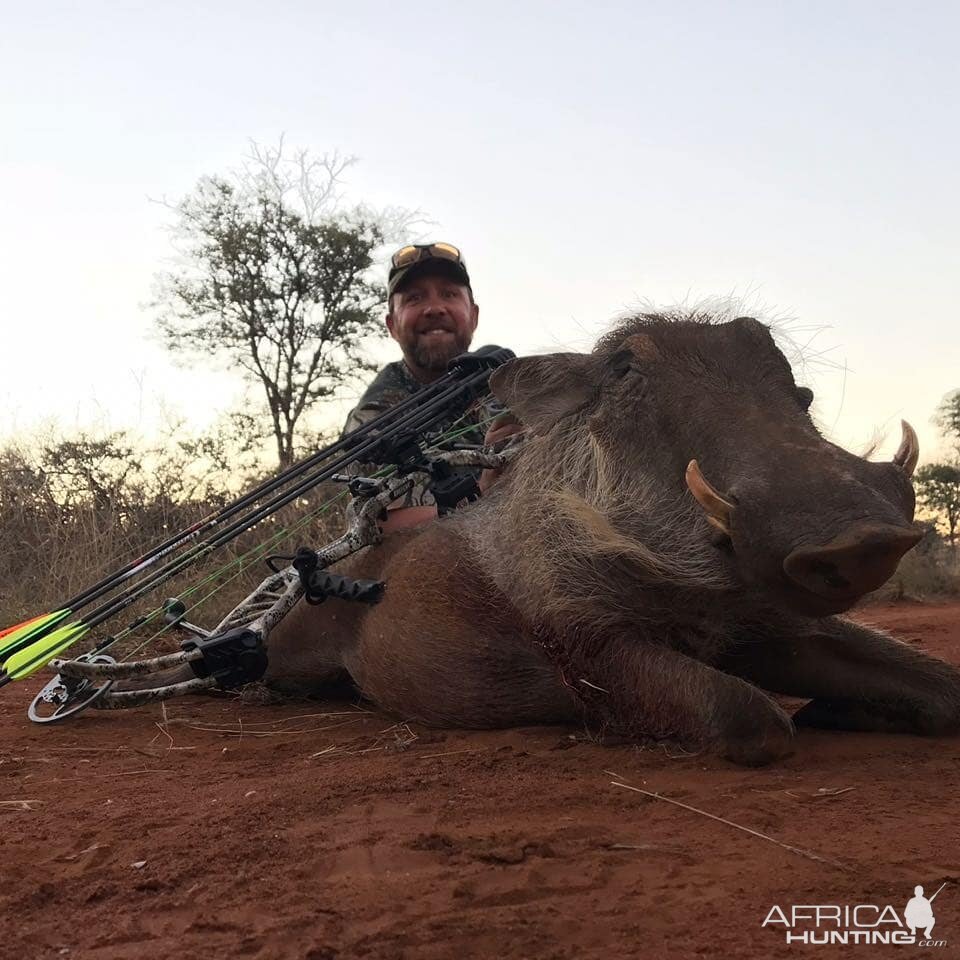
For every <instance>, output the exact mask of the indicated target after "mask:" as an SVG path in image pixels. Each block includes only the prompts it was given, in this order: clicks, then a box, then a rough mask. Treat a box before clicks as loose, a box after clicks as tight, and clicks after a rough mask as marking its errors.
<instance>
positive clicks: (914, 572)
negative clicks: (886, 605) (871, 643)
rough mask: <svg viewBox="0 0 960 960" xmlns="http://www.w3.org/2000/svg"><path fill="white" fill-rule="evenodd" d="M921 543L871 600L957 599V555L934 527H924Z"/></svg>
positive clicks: (959, 569) (959, 570) (959, 580)
mask: <svg viewBox="0 0 960 960" xmlns="http://www.w3.org/2000/svg"><path fill="white" fill-rule="evenodd" d="M921 526H922V527H923V528H924V536H923V539H922V540H921V541H920V542H919V543H918V544H917V545H916V547H914V548H913V550H911V551H910V552H909V553H908V554H907V555H906V556H905V557H904V558H903V559H902V560H901V561H900V566H899V567H898V568H897V572H896V573H895V574H894V575H893V577H891V579H890V580H889V581H888V582H887V583H886V584H884V586H883V587H881V588H880V590H878V591H877V592H876V593H875V594H874V595H873V596H874V598H875V599H878V600H894V601H897V600H905V599H915V600H924V599H927V598H935V597H948V596H957V595H960V564H958V554H957V550H956V549H955V548H952V547H951V546H950V545H949V543H947V541H946V539H945V538H944V537H942V536H941V535H940V534H939V532H938V531H937V528H936V526H935V525H934V524H933V523H923V524H921Z"/></svg>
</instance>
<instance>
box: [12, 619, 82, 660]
mask: <svg viewBox="0 0 960 960" xmlns="http://www.w3.org/2000/svg"><path fill="white" fill-rule="evenodd" d="M69 615H70V611H69V610H68V609H63V610H55V611H54V612H53V613H47V614H44V615H43V616H40V617H35V618H34V619H33V620H27V621H26V622H25V623H20V624H17V626H15V627H10V628H8V629H7V630H6V631H4V632H3V633H2V634H0V659H4V658H6V657H9V656H10V655H11V654H14V653H16V652H17V651H18V650H23V649H24V647H26V646H28V645H29V644H30V643H31V642H32V641H33V640H34V639H35V638H37V637H39V636H40V635H42V634H48V633H49V632H50V629H51V628H52V627H53V626H55V625H56V624H57V623H59V622H60V621H61V620H63V619H64V618H65V617H68V616H69Z"/></svg>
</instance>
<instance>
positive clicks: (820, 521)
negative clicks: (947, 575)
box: [266, 314, 960, 764]
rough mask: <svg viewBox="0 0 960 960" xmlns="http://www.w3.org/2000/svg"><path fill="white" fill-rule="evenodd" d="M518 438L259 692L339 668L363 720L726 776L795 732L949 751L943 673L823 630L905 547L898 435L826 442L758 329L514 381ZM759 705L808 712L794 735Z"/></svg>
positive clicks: (702, 334)
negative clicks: (634, 747) (494, 470)
mask: <svg viewBox="0 0 960 960" xmlns="http://www.w3.org/2000/svg"><path fill="white" fill-rule="evenodd" d="M491 389H492V391H493V392H494V394H495V395H496V396H497V397H498V398H499V399H500V400H501V401H502V402H503V403H505V404H506V405H507V406H508V407H509V408H510V409H511V410H512V411H513V413H514V414H515V415H516V416H517V417H518V418H519V419H520V420H521V421H522V422H523V423H524V424H525V425H526V426H527V429H528V434H529V435H528V439H527V440H526V442H525V444H524V448H523V450H522V452H521V453H520V455H519V456H518V457H517V459H516V460H515V462H514V463H513V464H512V465H511V466H510V467H509V468H508V469H507V471H506V472H505V473H504V476H503V477H502V478H501V479H500V481H499V482H498V483H497V484H496V485H495V486H494V487H493V488H492V489H491V491H490V493H489V495H488V496H487V497H485V498H484V499H483V500H482V502H480V503H477V504H475V505H473V506H471V507H469V508H467V509H464V510H462V511H459V512H458V513H456V514H454V515H452V516H450V517H448V518H444V519H442V520H439V521H437V522H436V523H433V524H431V525H429V526H427V527H426V528H421V529H419V530H415V531H410V532H405V533H402V534H397V535H395V536H393V537H389V538H387V539H386V540H385V541H384V543H383V544H382V545H381V546H378V547H376V548H373V549H369V550H367V551H365V552H364V553H362V554H360V555H358V556H357V557H354V558H352V560H351V562H349V563H347V564H344V565H343V567H342V568H341V569H342V570H343V571H344V572H348V573H351V574H352V575H354V576H358V577H366V578H377V579H381V578H382V579H385V580H386V581H387V584H388V586H387V592H386V597H385V599H384V600H383V601H382V602H381V603H380V604H379V605H377V606H375V607H372V608H366V607H362V606H361V605H354V606H350V605H346V604H342V603H340V604H336V603H335V602H328V603H326V604H324V605H322V606H320V607H313V606H306V605H303V604H301V605H300V606H299V607H298V608H297V609H295V610H294V611H293V613H292V614H291V615H290V616H289V617H287V619H286V620H285V621H284V622H283V623H282V624H281V625H280V627H279V628H278V629H277V630H276V631H275V633H274V634H273V635H272V636H271V638H270V642H269V653H270V668H269V670H268V674H267V678H266V679H267V681H268V682H270V683H272V684H274V685H276V686H277V687H279V688H281V689H300V690H303V689H304V688H307V689H309V690H311V691H313V692H319V691H320V690H321V688H322V685H323V683H324V682H326V681H327V680H330V679H332V678H334V677H336V676H338V675H340V674H342V673H343V672H344V671H345V672H346V673H348V674H349V675H350V677H351V678H352V679H353V681H354V682H355V683H356V684H357V686H358V687H359V689H360V690H361V691H362V692H363V693H364V694H365V695H366V696H367V697H369V698H370V699H372V700H373V701H374V702H376V703H377V704H379V705H380V706H382V707H384V708H386V709H387V710H390V711H392V712H395V713H397V714H399V715H402V716H403V717H405V718H408V719H418V720H421V721H423V722H426V723H430V724H438V725H451V726H462V727H502V726H512V725H520V724H530V723H547V722H574V721H580V720H582V719H584V718H585V719H586V720H587V722H588V723H591V724H594V725H597V726H600V727H601V728H603V729H607V730H611V731H616V732H617V733H619V734H621V735H627V736H633V737H638V738H670V739H673V740H677V741H680V742H682V743H684V744H689V745H696V746H709V747H712V748H715V749H717V750H719V751H720V752H721V753H722V754H724V755H725V756H727V757H729V758H731V759H733V760H735V761H737V762H740V763H745V764H760V763H765V762H768V761H770V760H773V759H775V758H777V757H779V756H782V755H784V754H785V753H787V752H788V751H789V750H790V749H791V742H792V740H793V736H794V728H795V725H809V726H816V727H824V728H831V729H846V730H884V731H897V732H906V733H916V734H934V735H936V734H946V733H952V732H955V731H956V730H957V729H958V727H960V671H958V670H957V669H955V668H954V667H952V666H950V665H948V664H946V663H943V662H941V661H939V660H936V659H933V658H931V657H928V656H925V655H924V654H922V653H920V652H919V651H917V650H914V649H912V648H911V647H909V646H907V645H906V644H903V643H900V642H898V641H897V640H894V639H892V638H891V637H889V636H887V635H885V634H884V633H881V632H879V631H877V630H873V629H870V628H868V627H865V626H861V625H858V624H856V623H854V622H852V621H850V620H848V619H845V618H843V617H841V616H838V614H841V613H843V612H844V611H846V610H848V609H849V608H850V607H851V606H852V605H853V604H854V603H855V602H856V601H857V600H858V599H860V598H861V597H862V596H863V595H864V594H865V593H867V592H869V591H871V590H874V589H876V588H877V587H879V586H880V585H881V584H882V583H884V581H886V580H887V579H888V578H889V577H890V576H891V574H892V573H893V572H894V570H895V569H896V566H897V563H898V561H899V559H900V558H901V557H902V555H903V554H904V553H905V552H906V551H907V550H909V549H910V548H911V547H912V546H913V545H914V544H915V543H916V542H917V541H918V539H919V534H918V533H917V532H916V530H915V529H914V527H913V526H912V520H913V511H914V494H913V490H912V487H911V483H910V475H911V474H912V472H913V469H914V467H915V466H916V462H917V456H918V449H917V441H916V435H915V434H914V433H913V431H912V430H911V429H910V428H909V426H907V425H906V424H905V425H904V439H903V443H902V445H901V447H900V449H899V450H898V451H897V453H896V455H895V456H894V458H893V461H892V462H886V463H879V462H869V461H867V460H865V459H862V458H860V457H857V456H854V455H853V454H850V453H848V452H847V451H845V450H842V449H841V448H839V447H837V446H836V445H834V444H832V443H830V442H829V441H827V440H825V439H824V438H823V437H822V436H821V435H820V433H819V431H818V430H817V428H816V426H815V425H814V423H813V421H812V420H811V418H810V416H809V414H808V412H807V408H808V407H809V405H810V402H811V400H812V394H811V392H810V391H809V390H808V389H806V388H805V387H802V386H798V385H797V384H796V382H795V380H794V377H793V373H792V371H791V368H790V364H789V363H788V362H787V360H786V358H785V357H784V355H783V354H782V353H781V351H780V350H779V349H778V348H777V346H776V345H775V343H774V340H773V338H772V336H771V334H770V331H769V329H768V328H767V327H766V326H765V325H764V324H762V323H759V322H758V321H756V320H754V319H751V318H747V317H741V318H738V319H736V320H732V321H730V322H712V319H711V318H710V317H704V316H696V315H694V316H686V317H678V316H665V315H658V314H645V315H641V316H637V317H634V318H631V319H629V320H626V321H624V322H622V323H620V324H619V325H618V326H617V328H616V329H615V330H614V331H613V332H611V333H609V334H608V335H606V336H604V337H603V338H602V339H601V340H600V341H599V343H598V344H597V345H596V347H595V349H594V350H593V352H592V353H590V354H572V353H570V354H554V355H548V356H538V357H526V358H519V359H517V360H514V361H511V362H510V363H508V364H507V365H505V366H504V367H502V368H500V369H499V370H497V371H496V372H495V373H494V374H493V376H492V378H491ZM769 692H777V693H782V694H789V695H792V696H797V697H803V698H809V703H807V704H806V705H805V706H804V707H802V708H801V709H800V710H799V711H798V712H797V713H795V714H794V716H793V718H792V719H791V717H789V716H788V715H787V713H786V712H784V710H783V709H782V708H781V707H780V706H779V705H778V704H777V703H776V702H775V700H774V699H773V698H772V697H771V696H770V695H769Z"/></svg>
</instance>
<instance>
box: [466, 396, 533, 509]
mask: <svg viewBox="0 0 960 960" xmlns="http://www.w3.org/2000/svg"><path fill="white" fill-rule="evenodd" d="M525 429H526V427H524V425H523V424H522V423H521V422H520V421H519V420H518V419H517V418H516V417H515V416H514V415H513V414H512V413H503V414H501V415H500V416H499V417H497V419H496V420H494V421H493V423H491V424H490V427H489V429H488V430H487V433H486V436H485V437H484V438H483V445H484V446H485V447H492V446H493V445H494V444H495V443H499V442H500V441H501V440H506V439H507V437H512V436H515V435H516V434H519V433H523V432H524V430H525ZM502 472H503V470H502V469H501V470H493V469H490V468H487V469H486V470H484V471H482V472H481V474H480V479H479V480H478V481H477V485H478V486H479V487H480V492H481V493H482V494H485V493H486V492H487V490H489V489H490V487H491V485H492V484H493V483H495V482H496V480H497V478H498V477H499V476H500V474H501V473H502Z"/></svg>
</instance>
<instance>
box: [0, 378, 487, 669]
mask: <svg viewBox="0 0 960 960" xmlns="http://www.w3.org/2000/svg"><path fill="white" fill-rule="evenodd" d="M488 376H489V370H483V371H479V370H478V371H477V372H474V373H472V374H469V375H467V376H465V377H462V378H460V379H453V380H452V382H448V383H447V384H446V385H445V386H444V389H442V390H439V391H437V392H436V393H435V395H434V396H432V397H430V399H429V400H426V398H425V397H424V396H423V394H424V393H426V391H421V393H419V394H416V395H414V397H411V398H410V401H409V402H405V403H404V404H403V405H401V406H404V407H406V408H407V409H409V405H408V404H409V403H410V402H413V401H417V404H418V405H417V406H416V409H414V410H413V411H412V412H411V413H410V414H409V415H404V416H403V418H402V422H394V423H392V424H391V425H390V426H389V427H387V428H386V429H384V430H383V431H382V432H379V433H376V434H374V435H371V433H370V431H369V430H364V429H363V428H362V427H361V428H360V429H359V430H358V431H354V433H352V434H350V436H349V438H348V440H349V442H348V441H347V440H345V441H341V442H339V443H338V444H334V445H333V446H332V447H330V448H326V449H325V450H323V451H320V453H318V454H317V455H315V457H312V458H310V459H309V461H305V462H313V463H316V462H318V460H317V458H320V459H323V460H327V461H329V457H330V455H331V452H333V451H335V450H337V449H339V450H343V449H344V448H348V449H349V452H348V453H343V454H342V455H341V456H339V457H337V458H335V459H334V461H333V462H332V463H330V462H327V464H326V466H325V467H323V468H322V469H321V470H319V471H317V472H316V473H314V474H311V475H308V476H306V477H304V478H303V479H302V480H301V481H300V482H299V483H298V484H296V485H295V486H294V487H292V488H291V489H289V490H287V491H285V492H283V493H281V494H279V495H278V496H275V497H273V498H272V499H271V500H268V501H267V502H266V503H265V504H263V505H262V506H261V507H260V508H258V509H257V510H255V511H253V512H252V513H251V514H248V515H247V516H244V517H241V518H240V519H239V520H237V521H236V522H234V523H233V524H231V525H230V526H229V527H227V528H226V529H225V530H223V531H222V532H221V533H220V534H218V535H217V536H215V537H212V538H209V539H206V540H203V541H201V542H200V543H197V544H195V545H194V546H193V547H191V548H190V549H189V550H187V552H186V553H184V554H183V555H182V556H180V557H177V558H175V559H174V560H172V561H170V562H169V563H167V564H165V565H164V566H163V567H161V568H160V569H159V570H157V571H156V572H155V573H154V574H153V575H152V576H149V577H147V579H146V580H144V581H143V582H142V583H140V584H138V585H137V586H135V587H133V588H131V589H129V590H128V591H126V592H125V593H123V594H121V595H120V596H117V597H115V598H114V599H113V600H112V601H108V602H107V603H106V604H103V605H101V606H100V607H99V608H97V609H96V610H93V611H92V612H91V613H90V614H88V615H86V616H84V617H82V618H81V619H80V620H79V621H77V622H76V623H73V624H70V625H68V626H67V627H63V628H61V629H58V630H56V632H55V633H54V634H53V635H52V636H50V634H51V632H52V631H53V625H47V624H38V628H39V629H38V630H37V631H30V632H28V635H27V636H25V637H22V638H20V639H19V640H18V641H17V649H16V650H15V651H14V652H13V653H12V654H10V655H9V656H8V657H7V659H6V660H5V662H4V664H3V666H4V672H5V674H6V676H5V677H4V676H0V686H2V685H3V684H4V683H6V682H8V681H9V680H10V679H14V680H19V679H23V678H24V677H26V676H29V675H30V674H31V673H33V672H35V671H36V670H38V669H40V667H42V666H43V665H44V664H45V663H47V662H48V661H49V660H51V659H52V658H53V657H54V656H56V655H57V654H58V653H61V652H63V651H64V650H65V649H67V647H69V646H70V645H71V644H72V643H74V642H76V641H77V640H79V639H81V638H82V637H83V636H86V635H87V634H88V633H89V632H90V631H91V630H92V629H93V628H95V627H97V626H99V625H100V624H101V623H103V622H105V621H106V620H109V619H111V618H112V617H114V616H116V615H117V614H118V613H121V612H122V611H123V610H125V609H127V608H128V607H129V606H130V605H131V604H133V603H135V602H136V601H137V600H139V599H140V598H141V597H143V596H145V595H146V594H147V593H149V592H150V591H151V590H153V589H155V588H156V587H158V586H160V585H161V584H163V583H165V582H166V581H167V580H169V579H171V578H172V577H173V576H175V575H176V574H178V573H180V572H181V571H182V570H184V569H186V567H188V566H190V565H192V564H193V563H194V562H196V561H197V560H199V559H200V558H201V557H203V556H206V555H207V554H208V553H210V552H211V551H213V550H215V549H217V548H218V547H220V546H223V545H224V544H225V543H227V542H229V541H230V540H232V539H234V538H235V537H236V536H238V535H239V534H240V533H242V532H244V531H245V530H248V529H250V528H251V527H253V526H255V525H256V524H257V523H259V522H260V521H261V520H263V519H265V518H266V517H268V516H270V515H271V514H273V513H275V512H276V511H277V510H279V509H281V508H282V507H284V506H286V505H287V504H289V503H291V502H292V501H294V500H295V499H297V498H298V497H300V496H302V495H303V494H304V493H306V492H308V491H309V490H310V489H312V488H313V487H315V486H316V485H317V484H319V483H322V482H323V481H324V480H328V479H329V478H330V477H331V476H333V475H334V474H335V473H337V472H338V471H339V470H342V469H343V468H344V467H345V466H347V465H349V464H350V463H353V462H355V461H358V460H362V458H363V456H364V454H367V453H370V452H372V451H373V450H374V448H375V447H377V446H379V445H380V444H381V442H382V441H384V440H385V439H388V438H390V437H393V436H394V435H396V434H398V433H400V432H401V431H410V432H411V433H418V432H422V431H423V430H424V429H426V428H427V427H428V426H430V425H432V424H433V423H435V422H436V421H437V420H438V419H439V418H440V417H441V416H442V415H443V413H444V412H445V411H446V409H447V407H448V405H449V403H450V401H451V400H452V399H453V398H454V397H455V396H456V395H458V394H461V393H463V392H465V391H469V390H472V389H473V388H474V387H476V386H477V385H478V384H479V383H480V382H482V381H483V382H485V380H486V378H487V377H488ZM438 382H439V381H438ZM395 409H396V408H395ZM390 412H391V411H387V413H390ZM383 416H384V415H381V418H382V417H383ZM381 418H377V420H376V421H369V422H368V423H367V424H365V425H364V426H365V427H369V426H371V424H374V423H376V422H377V421H379V420H381ZM391 419H393V418H391ZM361 431H362V432H363V435H362V436H360V437H359V440H360V442H359V443H358V442H357V439H358V437H357V435H358V434H360V433H361ZM285 479H286V480H289V479H291V474H290V471H287V473H286V477H285ZM272 483H274V482H272ZM276 485H278V484H276ZM276 485H274V487H273V489H275V488H276ZM266 486H269V485H262V487H264V488H266ZM261 495H262V493H261ZM252 499H255V498H254V497H253V495H252V494H251V495H248V496H247V497H245V498H241V500H240V501H237V502H236V503H235V504H233V505H232V506H231V507H230V508H229V510H224V511H221V512H220V514H218V515H217V518H216V519H215V520H213V521H206V522H205V521H200V525H199V526H197V525H194V527H193V528H191V529H190V530H189V531H187V532H186V533H185V534H183V535H181V536H178V537H176V538H174V539H172V540H171V541H168V542H167V543H166V544H163V545H161V547H160V548H157V550H154V551H152V552H151V553H150V554H149V555H147V556H146V557H145V558H141V559H140V560H139V561H135V562H134V564H131V565H128V567H126V568H124V570H123V571H120V572H119V573H117V574H114V576H113V577H112V578H108V580H105V581H102V584H103V586H101V587H97V588H96V589H93V588H92V589H91V590H89V591H87V599H86V600H85V601H84V602H85V603H88V602H91V601H92V600H93V599H94V598H95V595H97V591H99V595H102V594H103V593H104V592H106V591H107V590H109V589H112V588H113V587H114V586H117V585H119V583H121V582H122V581H123V580H125V579H127V578H129V577H130V576H132V575H133V573H134V570H137V571H138V572H142V571H143V570H144V569H146V568H147V567H148V566H152V565H153V564H155V563H156V562H157V561H158V560H160V559H161V558H162V557H163V556H166V555H167V554H168V553H170V552H171V551H172V550H173V549H175V548H176V546H182V545H183V543H185V542H186V541H187V540H192V539H194V538H195V537H196V536H198V535H199V534H200V532H202V531H204V530H207V531H209V530H210V529H211V527H213V526H217V525H219V524H220V523H222V522H224V521H225V520H227V519H229V518H230V517H232V516H235V515H236V514H237V513H238V512H239V511H240V509H242V507H241V506H240V504H241V503H244V504H249V503H250V502H252ZM63 612H64V614H65V615H67V614H70V613H71V612H72V611H71V610H70V609H66V610H64V611H63Z"/></svg>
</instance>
